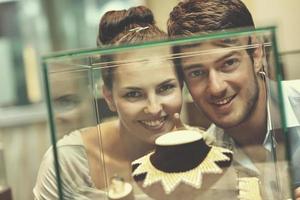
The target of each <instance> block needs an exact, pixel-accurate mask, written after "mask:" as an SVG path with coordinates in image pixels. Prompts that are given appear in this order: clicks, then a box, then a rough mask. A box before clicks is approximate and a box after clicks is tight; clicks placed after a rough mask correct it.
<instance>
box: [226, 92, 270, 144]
mask: <svg viewBox="0 0 300 200" xmlns="http://www.w3.org/2000/svg"><path fill="white" fill-rule="evenodd" d="M266 96H267V95H266V90H265V89H264V87H260V92H259V97H258V101H257V103H256V105H255V107H254V110H253V111H252V114H251V115H250V116H249V117H248V119H246V120H245V121H244V122H243V123H241V124H240V125H238V126H236V127H233V128H228V129H224V132H225V134H228V135H230V136H231V137H232V138H233V139H234V141H235V142H236V143H237V144H238V145H240V146H242V147H244V146H249V145H262V144H263V142H264V140H265V137H266V133H267V97H266Z"/></svg>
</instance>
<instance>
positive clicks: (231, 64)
mask: <svg viewBox="0 0 300 200" xmlns="http://www.w3.org/2000/svg"><path fill="white" fill-rule="evenodd" d="M239 64H240V60H239V59H237V58H231V59H228V60H226V61H225V62H224V64H223V67H222V68H223V69H225V70H232V69H235V67H237V66H239Z"/></svg>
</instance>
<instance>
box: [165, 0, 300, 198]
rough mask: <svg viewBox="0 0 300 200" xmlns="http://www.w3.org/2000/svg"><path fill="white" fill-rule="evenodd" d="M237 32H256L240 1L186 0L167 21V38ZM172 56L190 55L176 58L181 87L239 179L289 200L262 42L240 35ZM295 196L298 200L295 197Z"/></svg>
mask: <svg viewBox="0 0 300 200" xmlns="http://www.w3.org/2000/svg"><path fill="white" fill-rule="evenodd" d="M235 28H253V29H254V28H255V26H254V22H253V19H252V16H251V13H250V12H249V10H248V9H247V7H246V6H245V5H244V4H243V3H242V2H241V1H240V0H230V1H228V0H186V1H183V2H180V3H179V4H178V5H177V6H176V7H175V8H174V9H173V11H172V12H171V13H170V18H169V20H168V33H169V36H170V37H178V36H184V37H187V36H193V35H195V34H207V33H210V32H213V31H224V30H225V29H235ZM174 51H178V52H176V53H179V52H180V53H184V55H189V56H185V57H182V58H180V59H179V64H180V66H181V69H182V72H183V74H184V78H185V82H186V83H187V86H188V89H189V91H190V94H191V96H192V97H193V100H194V102H195V103H196V105H197V106H198V107H199V109H200V110H201V111H203V113H204V114H205V115H206V116H207V117H208V118H209V119H210V120H211V121H212V122H213V124H212V125H211V126H210V127H209V129H208V130H207V132H210V133H211V134H213V135H215V136H216V139H217V142H219V143H226V144H227V145H230V146H231V147H232V148H233V149H234V152H235V153H234V161H235V162H234V163H235V165H234V166H235V168H236V169H237V171H238V174H239V176H242V177H245V176H246V177H257V178H258V179H259V180H260V183H261V194H262V197H263V199H286V198H288V197H289V191H288V190H289V182H288V181H289V180H288V179H286V177H287V176H288V167H287V162H286V158H285V154H284V145H285V141H284V139H283V135H282V133H279V134H278V132H279V131H278V130H275V129H274V126H273V125H274V124H273V122H274V121H279V119H276V117H277V118H280V117H279V114H280V113H279V111H278V108H277V107H276V106H278V102H277V105H276V102H275V104H272V103H271V101H272V99H271V98H270V97H269V96H268V95H269V94H268V89H269V83H270V82H272V81H270V80H269V79H268V77H266V74H265V72H264V71H265V69H264V51H263V48H262V44H261V43H260V40H259V39H258V38H257V37H255V36H253V35H249V36H240V37H234V38H226V39H218V40H210V41H206V42H201V43H197V44H191V45H185V46H182V47H179V48H177V47H176V48H174ZM286 92H288V89H287V90H286ZM286 94H287V95H289V94H288V93H286ZM273 103H274V102H273ZM276 112H277V113H276ZM275 128H277V129H278V128H280V127H275ZM296 128H298V130H297V131H298V132H297V131H296V132H297V133H295V134H294V136H295V137H294V138H296V139H297V140H299V126H298V127H296ZM295 146H297V145H295ZM298 146H299V145H298ZM293 156H295V155H293ZM296 157H297V156H296ZM298 157H299V156H298ZM282 163H283V164H282ZM294 165H299V163H296V164H295V163H294ZM297 186H299V185H295V187H297ZM295 196H296V197H300V194H299V192H298V194H297V192H296V195H295Z"/></svg>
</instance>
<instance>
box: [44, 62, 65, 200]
mask: <svg viewBox="0 0 300 200" xmlns="http://www.w3.org/2000/svg"><path fill="white" fill-rule="evenodd" d="M42 66H43V79H44V89H45V91H44V95H45V100H46V106H47V110H48V123H49V128H50V137H51V138H50V139H51V146H52V152H53V157H54V163H53V164H54V168H55V173H56V181H57V188H58V197H59V199H60V200H63V191H62V184H61V176H60V165H59V157H58V151H57V145H56V135H55V134H56V130H55V123H54V118H53V108H52V104H51V98H50V86H49V77H48V67H47V65H46V63H43V65H42Z"/></svg>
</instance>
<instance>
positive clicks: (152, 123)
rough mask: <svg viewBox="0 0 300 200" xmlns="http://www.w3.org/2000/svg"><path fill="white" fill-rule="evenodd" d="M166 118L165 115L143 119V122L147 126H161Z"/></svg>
mask: <svg viewBox="0 0 300 200" xmlns="http://www.w3.org/2000/svg"><path fill="white" fill-rule="evenodd" d="M164 120H165V117H162V118H160V119H158V120H141V122H142V123H143V124H145V125H147V126H152V127H155V126H159V125H160V124H161V123H162V122H163V121H164Z"/></svg>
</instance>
